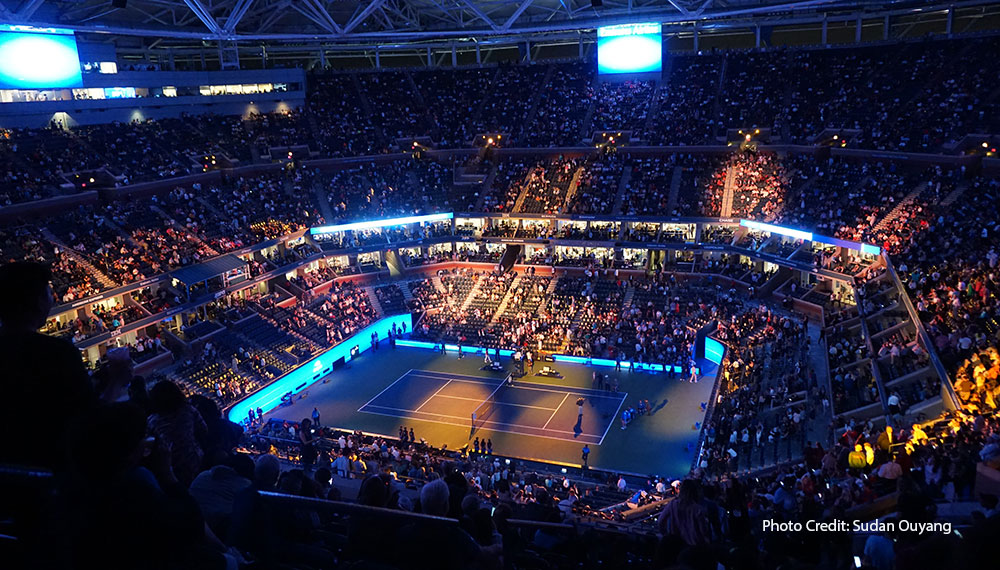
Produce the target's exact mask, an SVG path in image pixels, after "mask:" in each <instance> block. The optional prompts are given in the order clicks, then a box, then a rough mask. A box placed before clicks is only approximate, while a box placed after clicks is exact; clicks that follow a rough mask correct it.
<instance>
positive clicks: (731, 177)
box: [719, 166, 736, 218]
mask: <svg viewBox="0 0 1000 570" xmlns="http://www.w3.org/2000/svg"><path fill="white" fill-rule="evenodd" d="M735 194H736V168H735V167H733V166H730V167H729V168H728V169H726V182H725V186H724V187H723V194H722V208H721V209H720V212H719V215H721V216H722V217H723V218H728V217H730V216H732V215H733V197H734V196H735Z"/></svg>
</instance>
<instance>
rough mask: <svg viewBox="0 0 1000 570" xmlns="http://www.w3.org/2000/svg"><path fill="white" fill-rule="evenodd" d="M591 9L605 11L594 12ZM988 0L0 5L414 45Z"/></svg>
mask: <svg viewBox="0 0 1000 570" xmlns="http://www.w3.org/2000/svg"><path fill="white" fill-rule="evenodd" d="M593 3H599V4H602V5H601V6H594V5H593ZM984 3H988V2H986V1H985V0H978V1H977V0H969V1H965V2H961V1H960V2H951V3H943V2H942V3H940V4H939V3H937V2H921V1H916V0H800V1H788V0H0V21H7V22H9V23H23V24H32V25H45V26H52V27H62V28H70V29H74V30H76V31H78V32H90V33H95V34H111V35H115V36H143V37H151V38H161V39H164V40H166V39H183V40H231V41H274V42H340V43H352V42H360V41H377V42H391V41H399V42H413V41H420V40H431V39H441V38H480V37H487V36H503V35H515V34H527V33H546V32H554V31H573V30H585V29H592V28H594V27H596V26H599V25H606V24H614V23H625V22H638V21H652V22H662V23H690V22H695V21H702V22H709V21H713V20H714V21H720V20H726V19H733V18H737V19H742V18H748V17H757V16H774V17H783V18H790V17H794V16H796V15H799V14H811V15H813V16H814V17H822V14H838V15H844V13H845V12H857V13H865V12H876V11H887V10H904V11H916V12H919V11H927V10H932V9H937V8H947V7H949V6H968V5H978V4H984Z"/></svg>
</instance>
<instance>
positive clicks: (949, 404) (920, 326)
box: [883, 253, 962, 411]
mask: <svg viewBox="0 0 1000 570" xmlns="http://www.w3.org/2000/svg"><path fill="white" fill-rule="evenodd" d="M883 256H884V257H885V265H886V270H887V271H888V272H889V275H890V276H891V277H892V282H893V284H894V285H895V286H896V289H897V290H898V291H899V297H900V299H902V300H903V306H904V307H906V312H907V313H908V314H909V315H910V321H912V322H913V325H914V327H915V328H916V329H917V338H918V339H920V344H922V345H923V346H924V350H926V351H927V356H928V357H929V358H930V361H931V366H932V367H933V368H934V372H936V373H937V375H938V379H939V380H940V381H941V401H942V402H943V403H944V405H945V407H946V408H947V409H948V410H949V411H955V410H959V409H961V408H962V401H961V400H960V399H959V398H958V394H956V393H955V387H954V386H953V385H952V383H951V379H950V377H949V376H948V371H947V370H946V369H945V367H944V364H942V363H941V359H940V358H939V357H938V354H937V348H936V347H935V346H934V343H933V342H931V337H930V335H929V334H927V329H925V328H924V323H923V322H921V320H920V314H919V313H917V309H916V308H915V307H914V306H913V301H911V300H910V295H909V293H907V291H906V287H904V286H903V282H902V280H901V279H900V278H899V274H898V273H896V267H895V266H894V265H893V264H892V262H891V261H890V259H889V254H888V253H884V254H883Z"/></svg>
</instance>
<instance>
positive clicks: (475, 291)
mask: <svg viewBox="0 0 1000 570" xmlns="http://www.w3.org/2000/svg"><path fill="white" fill-rule="evenodd" d="M482 284H483V280H482V278H481V277H480V278H477V279H476V284H475V285H473V286H472V289H470V290H469V295H468V296H467V297H466V298H465V299H464V300H463V301H462V306H461V307H460V308H459V310H460V311H461V312H463V313H464V312H465V311H467V310H469V305H471V304H472V300H473V299H475V298H476V297H477V296H478V295H479V290H480V289H481V285H482Z"/></svg>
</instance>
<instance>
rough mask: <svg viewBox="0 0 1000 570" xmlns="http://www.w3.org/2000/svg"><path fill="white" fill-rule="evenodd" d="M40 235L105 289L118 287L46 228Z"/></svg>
mask: <svg viewBox="0 0 1000 570" xmlns="http://www.w3.org/2000/svg"><path fill="white" fill-rule="evenodd" d="M41 233H42V237H43V238H45V239H46V240H47V241H48V242H49V243H51V244H52V245H55V246H57V247H58V248H59V251H60V252H62V253H63V255H65V256H66V257H68V258H70V259H72V260H73V261H75V262H76V263H77V264H78V265H79V266H80V267H82V268H84V269H85V270H86V271H87V273H90V275H91V276H93V277H94V279H97V281H98V283H100V284H101V285H103V286H104V288H105V289H114V288H115V287H118V283H115V282H114V281H112V280H111V278H110V277H108V276H107V275H105V274H104V272H103V271H101V270H99V269H98V268H96V267H94V266H93V265H91V263H90V262H89V261H87V258H86V257H84V256H83V255H81V254H80V252H78V251H76V250H75V249H73V248H71V247H68V246H67V245H66V244H64V243H63V242H62V241H60V240H59V238H57V237H56V236H55V235H54V234H53V233H52V232H51V231H49V229H48V228H45V227H43V228H41Z"/></svg>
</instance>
